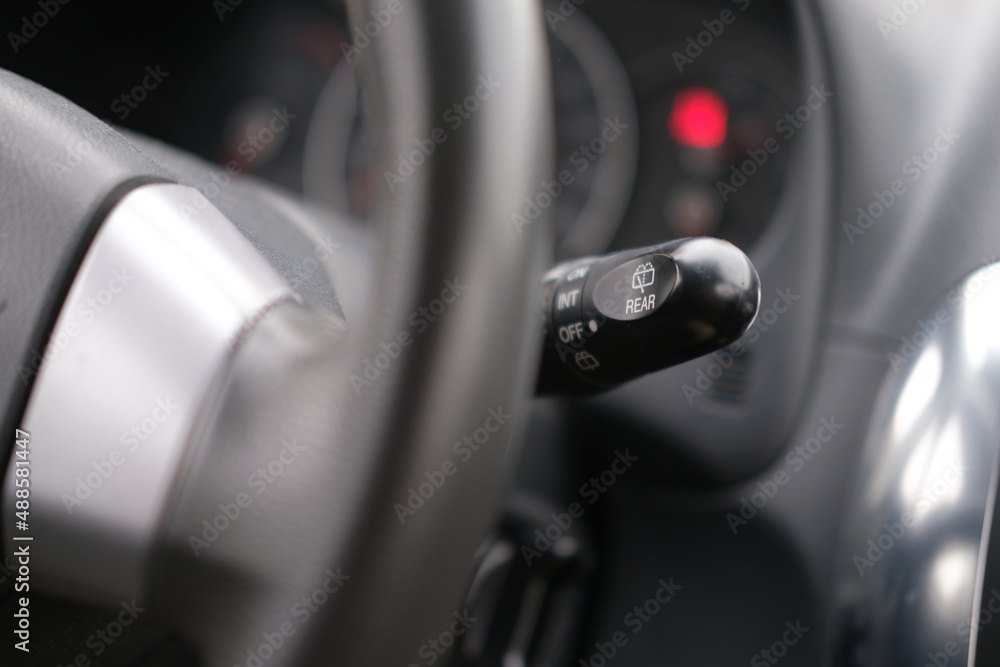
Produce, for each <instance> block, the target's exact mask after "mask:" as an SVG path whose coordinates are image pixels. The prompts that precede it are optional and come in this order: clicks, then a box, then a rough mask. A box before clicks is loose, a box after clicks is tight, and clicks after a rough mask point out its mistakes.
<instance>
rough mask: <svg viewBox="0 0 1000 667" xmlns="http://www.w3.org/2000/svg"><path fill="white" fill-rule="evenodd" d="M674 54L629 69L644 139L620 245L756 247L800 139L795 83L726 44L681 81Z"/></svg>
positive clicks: (660, 55) (665, 51) (741, 49)
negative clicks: (681, 241) (706, 240)
mask: <svg viewBox="0 0 1000 667" xmlns="http://www.w3.org/2000/svg"><path fill="white" fill-rule="evenodd" d="M669 48H670V47H667V48H664V49H662V50H659V51H657V52H654V53H652V54H649V55H648V56H646V57H643V58H640V59H637V61H636V62H634V63H632V65H631V66H630V71H631V72H632V73H633V76H636V77H638V78H639V79H640V80H641V81H642V82H643V83H642V85H640V86H639V87H638V92H639V117H640V123H641V128H642V132H643V140H642V151H641V155H640V158H639V171H638V177H637V179H636V185H635V189H634V193H633V197H632V202H631V206H630V209H629V212H628V217H627V221H626V223H625V225H623V226H622V228H621V229H620V233H619V235H618V237H617V238H616V239H615V243H614V246H615V248H625V247H632V246H637V245H643V244H648V243H654V242H656V241H659V240H661V239H662V238H664V237H685V236H708V235H711V236H719V237H721V238H724V239H726V240H728V241H731V242H732V243H734V244H736V245H737V246H740V247H742V248H744V249H746V248H749V247H750V246H751V245H752V244H753V243H754V241H756V240H757V239H758V238H759V237H760V236H761V234H762V233H763V232H764V230H765V229H766V228H767V227H768V224H769V223H770V221H771V220H772V218H773V216H774V213H775V210H776V207H777V205H778V202H779V201H780V200H781V195H782V192H783V190H784V185H785V180H786V176H787V170H788V162H789V158H790V156H791V154H792V148H791V145H792V144H793V143H794V138H795V134H796V132H797V128H796V127H795V126H793V125H791V124H789V123H788V121H787V119H786V115H787V114H788V113H789V111H790V108H789V105H788V104H787V102H786V100H787V99H788V98H789V96H790V95H793V94H794V93H793V92H792V91H793V90H794V88H795V84H794V81H795V78H794V76H792V75H790V74H789V73H788V71H787V68H786V67H782V66H775V64H774V62H773V61H770V60H765V59H764V58H765V56H762V55H761V54H760V53H759V52H756V51H752V50H750V49H747V48H745V47H743V46H741V45H736V44H728V45H723V44H721V43H720V44H719V45H718V48H717V50H716V51H715V52H714V54H715V56H716V58H715V59H711V58H708V57H707V56H706V57H705V58H704V59H703V60H702V61H701V62H699V63H698V64H699V67H698V68H697V69H695V68H692V69H691V71H688V72H685V73H684V74H680V73H678V71H677V69H676V67H675V66H674V63H673V62H672V60H671V59H670V55H669V54H670V51H669ZM765 82H766V83H765ZM776 91H780V92H776Z"/></svg>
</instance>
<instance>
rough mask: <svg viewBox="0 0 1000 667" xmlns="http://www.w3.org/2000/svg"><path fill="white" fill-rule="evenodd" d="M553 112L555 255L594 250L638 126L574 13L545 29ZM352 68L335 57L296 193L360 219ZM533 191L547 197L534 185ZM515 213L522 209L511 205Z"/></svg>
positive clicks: (615, 63) (363, 153) (611, 70)
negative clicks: (558, 187)
mask: <svg viewBox="0 0 1000 667" xmlns="http://www.w3.org/2000/svg"><path fill="white" fill-rule="evenodd" d="M549 37H550V40H549V47H550V54H551V59H552V68H553V92H554V101H555V114H556V123H555V125H556V172H555V173H556V175H558V174H559V173H561V172H568V176H567V178H566V179H564V180H565V182H568V183H569V184H568V185H566V186H565V187H564V188H563V189H562V191H561V192H559V193H558V194H557V195H555V196H553V197H552V199H553V204H552V206H553V213H554V222H555V228H556V236H557V249H556V254H557V256H558V257H559V258H565V257H572V256H578V255H584V254H592V253H597V252H602V251H604V250H605V249H606V248H607V247H608V245H609V244H610V242H611V239H612V238H614V235H615V233H616V231H617V229H618V224H619V223H620V221H621V219H622V217H623V216H624V213H625V211H626V209H627V207H628V202H629V198H630V195H631V192H632V185H633V182H634V178H635V169H636V160H637V154H638V143H639V128H638V122H637V118H636V113H635V105H634V102H633V96H632V91H631V89H630V88H629V85H628V75H627V74H626V72H625V70H624V68H623V67H622V65H621V62H620V61H619V60H618V57H617V55H616V54H615V52H614V50H613V49H612V47H611V46H610V44H608V42H607V40H606V39H605V38H604V36H603V35H602V33H601V32H600V30H598V29H597V27H596V26H594V24H593V23H591V21H590V20H589V19H587V18H586V16H584V15H583V13H582V12H580V11H577V12H574V14H573V16H572V17H570V18H569V19H568V20H566V21H564V22H561V23H559V24H558V25H557V26H556V28H555V30H552V31H550V32H549ZM358 99H359V98H358V93H357V89H356V86H355V78H354V74H353V72H352V70H351V67H350V65H349V64H348V63H346V62H341V63H340V65H339V66H338V68H337V70H336V71H335V72H334V73H333V75H332V76H331V77H330V79H329V81H328V83H327V85H326V87H325V89H324V90H323V92H322V94H321V95H320V97H319V100H318V102H317V104H316V107H315V109H314V110H313V113H312V122H311V124H310V127H309V131H308V138H307V141H306V142H305V151H304V154H303V169H302V172H303V189H304V192H305V194H306V195H308V196H310V197H312V198H314V199H316V200H318V201H321V202H324V203H326V204H328V205H329V206H331V207H333V208H334V209H337V210H340V211H345V212H348V213H350V214H352V215H354V216H357V217H361V218H365V217H367V216H368V214H369V210H370V206H371V203H372V195H373V193H374V186H375V185H376V183H375V182H374V181H373V174H372V172H371V168H370V154H371V153H370V151H371V146H370V141H369V139H368V137H367V133H366V129H365V127H364V126H363V123H362V121H361V115H360V114H359V113H358ZM539 195H540V196H541V197H547V196H548V195H547V194H545V191H544V190H543V188H542V184H541V183H539ZM511 213H512V214H514V213H523V211H511Z"/></svg>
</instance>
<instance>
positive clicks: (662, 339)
mask: <svg viewBox="0 0 1000 667" xmlns="http://www.w3.org/2000/svg"><path fill="white" fill-rule="evenodd" d="M544 280H545V282H544V289H543V309H544V312H545V351H544V354H543V359H542V366H541V372H540V375H539V379H538V393H539V394H551V393H572V394H581V393H591V392H595V391H600V390H602V389H607V388H611V387H614V386H616V385H619V384H622V383H624V382H627V381H628V380H631V379H633V378H636V377H639V376H640V375H645V374H646V373H651V372H653V371H657V370H660V369H662V368H666V367H668V366H672V365H674V364H678V363H681V362H683V361H687V360H688V359H693V358H694V357H698V356H701V355H703V354H707V353H709V352H712V351H713V350H716V349H718V348H720V347H722V346H724V345H728V344H729V343H732V342H733V341H735V340H736V339H738V338H739V337H740V336H742V335H743V333H744V332H745V331H746V330H747V328H749V326H750V325H751V324H752V323H753V320H754V317H756V315H757V309H758V306H759V304H760V279H759V278H758V276H757V271H756V270H755V269H754V267H753V265H752V264H751V263H750V260H749V259H748V258H747V256H746V255H744V254H743V252H741V251H740V250H739V249H738V248H736V246H734V245H732V244H730V243H727V242H726V241H720V240H718V239H711V238H692V239H681V240H677V241H671V242H669V243H665V244H662V245H657V246H649V247H646V248H636V249H633V250H625V251H622V252H616V253H612V254H610V255H604V256H601V257H588V258H584V259H578V260H573V261H570V262H566V263H563V264H559V265H557V266H556V267H554V268H553V269H552V270H551V271H549V272H548V273H547V274H546V276H545V279H544Z"/></svg>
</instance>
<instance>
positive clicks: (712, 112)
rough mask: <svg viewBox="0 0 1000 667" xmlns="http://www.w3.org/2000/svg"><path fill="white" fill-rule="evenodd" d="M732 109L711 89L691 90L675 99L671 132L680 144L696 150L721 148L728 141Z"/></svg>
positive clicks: (670, 118) (669, 125)
mask: <svg viewBox="0 0 1000 667" xmlns="http://www.w3.org/2000/svg"><path fill="white" fill-rule="evenodd" d="M728 123H729V109H728V107H727V106H726V102H725V100H723V99H722V97H721V96H720V95H719V94H718V93H717V92H715V91H714V90H710V89H708V88H688V89H686V90H682V91H681V92H680V93H678V94H677V97H675V98H674V108H673V109H671V110H670V117H669V118H667V130H669V132H670V136H672V137H673V138H674V139H675V140H676V141H677V143H679V144H682V145H684V146H690V147H692V148H718V147H719V146H721V145H722V142H723V141H725V140H726V126H727V125H728Z"/></svg>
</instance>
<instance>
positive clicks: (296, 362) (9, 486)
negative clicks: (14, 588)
mask: <svg viewBox="0 0 1000 667" xmlns="http://www.w3.org/2000/svg"><path fill="white" fill-rule="evenodd" d="M349 4H350V16H351V17H352V21H353V24H354V26H355V32H356V34H359V35H362V34H368V35H369V39H367V40H360V39H359V40H356V41H355V46H356V47H358V48H357V49H356V52H357V53H356V54H355V57H356V58H357V64H358V66H359V69H360V72H361V76H362V80H363V82H364V91H365V95H366V103H367V106H368V108H369V109H370V110H371V112H372V126H373V127H374V128H375V131H374V133H373V134H374V136H375V137H377V141H378V145H377V163H378V165H379V168H378V169H377V172H378V173H383V172H385V173H393V172H398V174H402V176H400V177H398V178H396V179H382V182H381V186H380V193H379V195H380V196H379V198H378V206H377V220H378V222H379V229H380V233H379V243H378V246H377V248H378V250H377V253H376V257H375V259H374V261H373V267H372V270H371V271H369V272H367V273H365V274H364V275H357V274H354V278H355V280H354V281H350V280H348V281H347V282H348V283H349V284H337V285H335V286H334V287H335V288H336V291H337V293H338V294H341V295H342V296H341V298H340V301H341V302H345V303H346V302H347V301H348V300H350V301H351V302H353V303H356V304H358V306H359V308H358V312H357V313H354V314H353V316H352V317H351V318H350V326H349V327H347V326H346V324H345V322H344V320H343V319H342V318H340V317H339V315H340V313H339V312H338V306H337V304H336V303H335V304H334V307H332V308H330V309H328V311H323V310H322V309H319V308H316V307H314V305H312V304H310V303H308V300H305V302H304V301H303V299H301V298H300V297H299V296H297V295H296V294H294V293H293V292H292V291H291V290H290V289H289V287H288V284H287V282H288V281H287V279H286V280H284V281H283V280H282V279H283V278H287V276H282V275H281V271H280V268H281V265H282V264H281V257H280V253H278V252H276V251H273V249H270V248H268V247H267V244H265V243H262V242H260V238H259V235H257V236H255V235H254V234H252V233H248V232H247V230H246V229H245V228H244V227H242V226H240V227H236V226H234V225H232V224H231V223H229V222H228V221H226V220H225V219H224V218H223V217H222V216H221V214H219V213H218V212H217V211H215V209H214V207H213V206H212V205H211V202H210V201H209V202H206V201H205V199H206V198H205V197H203V196H201V195H199V194H198V193H197V192H196V191H195V190H193V189H192V188H189V187H186V186H182V185H175V184H172V183H175V182H176V181H177V180H178V178H177V174H176V171H175V170H173V169H172V168H170V167H169V166H164V164H165V162H164V160H161V159H159V158H155V159H154V158H152V157H150V156H149V155H147V154H146V153H145V152H143V151H140V150H138V149H137V148H135V146H134V145H133V144H131V143H129V141H128V140H126V139H125V138H123V137H122V136H121V135H119V134H118V133H116V132H115V131H113V130H111V129H110V128H108V127H107V126H105V125H104V124H102V123H100V122H99V121H98V120H97V119H96V118H94V117H92V116H90V115H89V114H87V113H86V112H84V111H82V110H81V109H79V108H77V107H75V106H74V105H72V104H71V103H69V102H67V101H66V100H64V99H62V98H60V97H59V96H57V95H55V94H53V93H51V92H49V91H47V90H45V89H43V88H41V87H39V86H36V85H34V84H32V83H30V82H28V81H26V80H24V79H21V78H20V77H18V76H16V75H13V74H10V73H7V72H0V119H2V122H0V146H2V147H3V149H2V150H0V173H2V178H0V193H2V196H0V199H2V200H3V201H4V202H5V208H7V212H8V216H7V217H8V221H14V224H13V225H11V224H7V225H5V233H6V234H7V236H5V237H4V238H3V245H4V248H3V251H4V255H3V259H4V263H3V265H2V267H0V272H2V276H3V282H4V283H5V284H6V285H8V286H12V289H9V290H8V295H9V296H8V297H7V300H6V301H4V304H3V306H2V308H3V310H4V311H5V312H2V313H0V367H2V368H3V370H4V375H3V378H4V385H3V389H2V394H0V398H2V400H3V406H4V412H3V424H2V427H3V433H4V441H5V442H7V443H8V447H10V448H12V450H13V451H11V449H8V450H7V452H8V453H9V454H12V455H13V458H12V459H11V463H10V466H9V468H8V475H7V483H6V485H5V496H4V497H5V504H4V508H3V509H4V522H5V523H4V525H5V531H6V535H5V538H6V539H7V540H11V539H13V538H14V537H15V536H18V535H22V536H27V535H31V536H33V537H34V540H33V541H30V542H29V541H25V542H21V543H18V544H24V545H28V546H27V547H25V548H29V549H30V551H31V562H32V565H31V566H32V568H33V574H34V575H35V579H33V583H37V584H38V585H41V586H45V587H46V588H47V589H49V590H51V591H53V592H56V593H58V594H62V595H67V596H69V597H72V598H76V599H80V600H83V601H86V602H89V603H92V604H96V605H102V606H106V607H108V608H116V607H118V606H119V605H120V604H122V603H123V602H124V603H128V602H129V600H131V599H132V598H135V599H136V600H138V601H139V603H140V604H142V605H146V606H148V608H149V610H150V612H149V613H150V614H151V615H153V616H155V617H156V618H158V619H159V620H160V621H162V622H163V623H165V624H166V625H167V626H168V627H169V628H171V629H172V630H173V631H174V632H176V633H177V634H178V635H179V636H181V637H182V638H183V639H184V640H186V642H187V643H188V644H189V645H190V646H192V647H193V648H194V649H195V651H196V653H197V654H198V655H199V657H200V658H201V659H202V660H203V662H204V664H205V665H219V666H220V667H221V666H222V665H226V666H229V665H234V664H241V665H248V666H250V665H255V664H256V665H260V664H266V665H269V666H272V665H314V664H321V663H328V662H330V661H331V660H335V661H336V664H341V665H380V666H381V665H390V664H399V665H405V664H410V663H413V662H417V661H418V660H419V658H418V651H419V650H421V647H422V646H424V645H425V644H426V643H427V642H428V639H429V638H434V639H439V640H440V642H439V643H438V644H436V645H441V646H444V647H447V646H450V642H451V641H453V640H454V638H455V635H456V634H457V633H459V632H460V630H461V631H464V630H462V629H463V628H467V627H469V625H470V624H473V623H474V622H475V621H474V620H473V619H471V618H469V617H468V616H467V615H466V614H465V612H464V610H463V609H462V608H461V603H462V598H463V594H464V592H465V590H466V587H467V585H468V579H469V576H470V569H471V566H472V562H473V558H474V555H475V552H476V549H477V547H478V546H479V545H480V544H481V541H482V539H483V538H484V536H485V535H486V534H487V532H488V531H489V529H490V527H491V523H492V521H493V520H494V518H495V516H496V515H497V506H498V500H499V497H500V493H501V491H502V489H503V487H504V484H505V478H506V472H507V471H508V470H509V468H510V466H509V465H508V463H509V462H510V460H511V458H512V456H513V452H512V450H511V445H512V443H514V442H516V440H517V438H516V435H517V433H516V430H517V424H518V416H519V411H520V406H521V405H522V401H524V400H525V399H526V398H527V397H528V395H529V393H530V391H531V389H532V382H533V379H534V372H535V369H536V368H537V355H538V354H539V350H540V345H539V336H540V327H539V320H538V314H537V310H538V301H539V298H540V297H539V285H540V278H541V275H542V270H543V268H544V267H545V266H546V264H547V253H548V251H549V249H550V247H551V244H550V243H549V242H547V238H546V234H547V230H546V224H545V220H544V218H543V217H542V218H539V219H538V220H535V221H533V223H532V224H531V225H529V226H527V227H524V228H522V229H518V228H516V227H515V226H514V225H513V224H512V223H511V221H510V220H511V217H510V216H511V213H512V212H513V211H515V210H517V209H518V206H520V205H521V202H523V201H524V199H525V198H531V197H533V196H534V195H535V191H536V190H537V189H538V188H539V187H540V186H539V184H540V183H541V182H542V181H543V179H544V177H545V175H546V174H548V170H549V167H550V160H551V156H550V146H551V144H552V139H551V136H550V134H551V129H550V126H551V119H550V111H549V82H548V66H547V60H546V54H545V46H544V44H545V37H544V30H543V23H542V20H543V19H542V16H541V8H540V5H539V3H535V2H532V1H531V0H509V1H506V2H490V1H488V0H434V1H433V2H431V1H425V0H414V1H413V2H405V3H402V4H399V3H389V8H388V9H386V8H384V7H383V4H384V3H376V2H370V1H367V0H353V1H352V2H350V3H349ZM389 10H392V11H391V14H386V15H385V16H390V18H391V24H387V22H386V21H385V20H384V19H385V16H383V14H384V13H385V12H388V11H389ZM380 17H382V19H383V21H382V22H381V23H380V22H379V18H380ZM373 26H374V27H373ZM366 31H367V33H366ZM470 99H472V100H473V102H475V104H473V103H472V102H470V103H468V104H466V105H465V106H464V108H465V109H471V108H472V107H473V106H475V109H474V110H472V111H468V112H467V113H466V114H464V117H463V123H462V125H461V127H460V128H458V129H450V128H449V129H447V130H445V129H444V127H446V126H443V124H442V123H441V120H440V119H441V115H442V113H444V112H446V111H447V110H449V109H451V108H452V107H453V106H454V105H456V104H461V103H463V102H464V101H467V100H470ZM81 146H83V147H86V149H87V150H86V151H84V150H76V149H77V148H79V147H81ZM67 147H71V149H70V152H71V153H74V152H75V153H74V154H76V153H78V154H80V156H81V157H80V159H79V160H77V161H76V162H77V163H78V164H70V162H73V161H72V160H68V159H67V157H66V156H67ZM401 162H408V164H410V167H411V168H410V169H408V170H405V173H403V172H404V170H402V169H400V164H401ZM53 165H58V166H57V167H53ZM213 174H215V176H214V177H215V179H216V184H217V185H218V187H219V188H220V189H225V188H226V187H229V183H230V178H231V179H232V180H234V181H235V180H236V177H235V176H234V175H232V174H226V173H224V172H213ZM219 174H222V176H219ZM209 199H211V198H209ZM240 232H243V233H242V234H241V233H240ZM248 239H249V240H248ZM133 261H134V264H135V266H134V267H133V265H132V263H130V262H133ZM116 262H121V263H122V264H121V265H120V266H118V265H116ZM276 266H277V267H278V268H277V269H276V268H275V267H276ZM116 270H117V271H119V273H118V274H117V275H118V278H117V280H118V282H117V283H112V282H110V281H112V280H115V277H114V275H115V274H114V273H113V272H114V271H116ZM129 271H132V273H129ZM109 275H110V276H112V277H111V278H108V276H109ZM129 275H135V279H134V282H130V280H129V279H128V276H129ZM94 290H96V291H94ZM102 290H103V291H102ZM104 291H107V292H109V293H110V294H112V298H113V303H111V302H109V303H110V305H105V307H103V309H102V311H100V312H99V313H98V316H97V317H95V318H93V322H92V323H91V322H89V321H86V322H84V321H78V320H80V318H81V317H82V315H81V314H80V313H82V312H83V311H81V310H79V308H77V306H78V304H86V303H87V299H88V298H94V295H95V294H96V295H97V297H96V298H97V299H98V301H97V303H99V304H101V303H103V302H102V301H101V299H102V298H103V294H104ZM348 291H350V292H352V294H351V297H350V299H348V298H347V297H346V296H343V295H344V294H346V292H348ZM71 306H72V307H73V308H71ZM416 313H429V315H428V316H427V317H424V316H423V315H420V316H416V317H417V318H418V319H420V320H421V321H422V322H424V323H425V327H424V328H423V329H419V330H414V329H413V321H414V317H415V315H414V314H416ZM74 318H76V319H74ZM71 324H76V325H77V329H76V331H78V333H77V334H73V333H72V332H71V331H70V329H68V328H67V327H69V325H71ZM60 341H63V342H65V345H62V343H60ZM192 360H195V361H192ZM164 388H167V389H164ZM167 390H169V392H172V393H163V392H164V391H167ZM156 401H160V403H157V402H156ZM171 406H173V407H171ZM151 409H152V410H153V412H150V410H151ZM157 410H158V411H157ZM146 413H148V414H149V415H152V417H146ZM161 417H163V418H162V419H161ZM130 424H131V425H132V426H137V428H138V431H136V430H131V431H130V430H129V425H130ZM148 425H152V426H150V428H152V429H153V430H154V431H155V432H151V431H150V430H149V428H147V426H148ZM119 432H121V433H122V437H121V445H119V443H118V440H119V438H118V437H117V434H118V433H119ZM128 433H132V434H133V435H135V438H134V440H135V441H136V442H137V444H136V445H135V447H134V449H130V447H131V445H126V441H128V442H129V443H131V442H132V440H128V438H127V434H128ZM9 434H16V436H17V437H16V438H14V439H13V440H12V439H11V438H10V437H8V435H9ZM109 437H110V438H111V439H110V440H109V439H108V438H109ZM22 449H23V450H25V451H26V452H28V451H30V457H29V456H27V455H26V456H25V458H26V459H27V460H30V461H31V463H30V466H28V465H25V466H21V467H24V468H25V469H29V470H30V476H29V475H23V476H22V475H21V474H20V472H19V467H18V465H17V464H16V460H17V452H18V450H22ZM111 452H117V455H116V454H114V453H111ZM108 466H110V467H108ZM94 474H96V475H98V476H99V477H93V475H94ZM254 475H256V477H254ZM20 477H27V478H29V479H30V480H31V486H30V496H29V498H28V500H29V504H30V519H29V521H27V522H26V523H27V524H28V525H30V528H28V529H27V530H24V531H23V532H19V530H21V529H19V528H18V527H17V526H16V525H15V522H14V515H15V503H16V502H17V500H18V499H21V496H20V495H15V493H16V489H18V488H20V486H19V485H17V479H19V478H20ZM98 479H99V480H100V483H99V484H97V483H96V481H97V480H98ZM91 481H94V482H95V484H96V486H94V485H92V484H91ZM81 484H82V485H83V486H80V485H81ZM81 496H84V497H81ZM220 517H223V518H221V519H220ZM449 637H450V639H448V638H449Z"/></svg>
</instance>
